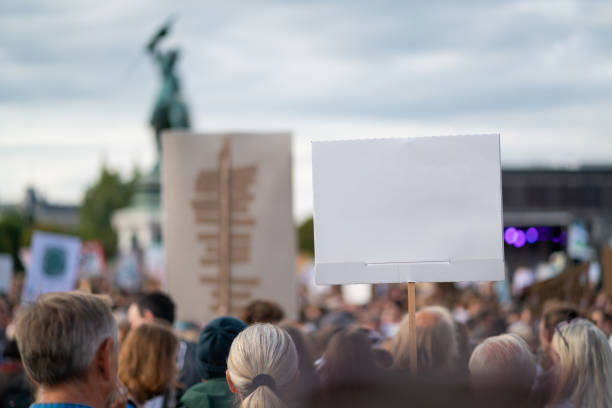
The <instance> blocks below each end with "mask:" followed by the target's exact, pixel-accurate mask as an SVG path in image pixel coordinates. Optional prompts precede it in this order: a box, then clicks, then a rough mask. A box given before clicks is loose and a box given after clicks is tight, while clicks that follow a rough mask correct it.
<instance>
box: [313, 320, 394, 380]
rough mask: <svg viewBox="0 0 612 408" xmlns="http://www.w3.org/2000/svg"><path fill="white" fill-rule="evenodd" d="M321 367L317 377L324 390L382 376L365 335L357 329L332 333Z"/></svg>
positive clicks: (364, 332)
mask: <svg viewBox="0 0 612 408" xmlns="http://www.w3.org/2000/svg"><path fill="white" fill-rule="evenodd" d="M322 364H323V365H322V367H321V369H320V371H319V373H320V375H321V381H322V383H323V387H324V388H325V389H327V390H330V389H332V388H335V387H337V386H340V385H342V384H347V383H351V384H356V383H365V382H368V381H370V380H371V379H373V378H376V377H378V375H379V374H380V373H381V372H382V368H381V367H380V366H379V365H378V363H377V359H376V355H375V354H374V350H373V349H372V345H371V342H370V340H369V339H368V336H367V334H366V331H364V330H362V329H359V328H350V329H343V330H341V331H339V332H338V333H336V334H335V335H334V336H333V337H332V338H331V340H330V341H329V345H328V346H327V350H326V351H325V353H324V354H323V363H322Z"/></svg>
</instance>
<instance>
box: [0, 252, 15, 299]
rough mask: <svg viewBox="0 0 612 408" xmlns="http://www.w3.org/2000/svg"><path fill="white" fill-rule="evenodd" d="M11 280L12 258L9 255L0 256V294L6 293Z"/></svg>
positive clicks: (9, 287)
mask: <svg viewBox="0 0 612 408" xmlns="http://www.w3.org/2000/svg"><path fill="white" fill-rule="evenodd" d="M12 279H13V258H12V257H11V254H0V293H8V292H9V290H10V289H11V280H12Z"/></svg>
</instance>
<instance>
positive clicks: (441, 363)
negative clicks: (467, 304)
mask: <svg viewBox="0 0 612 408" xmlns="http://www.w3.org/2000/svg"><path fill="white" fill-rule="evenodd" d="M416 336H417V364H418V370H419V373H442V372H445V371H448V370H452V369H453V362H454V360H455V357H456V356H457V352H458V351H457V350H458V345H457V331H456V327H455V323H454V321H453V318H452V316H451V315H450V313H449V312H448V310H446V309H445V308H443V307H441V306H429V307H425V308H423V309H421V310H420V311H418V312H417V313H416ZM409 337H410V334H409V332H408V316H407V315H406V316H405V317H404V319H403V320H402V322H401V323H400V328H399V331H398V333H397V336H396V338H395V340H394V342H393V348H392V353H393V360H394V363H393V364H394V366H395V367H397V368H402V369H403V368H408V367H409V366H410V355H409V354H410V353H409V347H408V342H409V340H408V339H409Z"/></svg>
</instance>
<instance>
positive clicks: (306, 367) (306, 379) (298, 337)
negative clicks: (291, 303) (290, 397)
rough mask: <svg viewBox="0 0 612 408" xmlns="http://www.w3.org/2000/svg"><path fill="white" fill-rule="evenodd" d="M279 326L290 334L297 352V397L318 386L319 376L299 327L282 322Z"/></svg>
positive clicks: (308, 346) (309, 348)
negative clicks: (298, 372)
mask: <svg viewBox="0 0 612 408" xmlns="http://www.w3.org/2000/svg"><path fill="white" fill-rule="evenodd" d="M281 327H282V328H283V329H284V330H285V331H286V332H287V333H288V334H289V336H291V340H293V344H294V345H295V349H296V351H297V353H298V368H299V371H300V380H299V382H298V383H299V384H297V387H298V388H299V389H297V390H296V393H297V394H300V395H297V398H301V397H303V396H305V395H306V394H309V393H311V392H313V391H314V390H315V389H317V388H318V386H319V377H318V375H317V373H316V371H315V367H314V359H313V358H312V352H311V347H310V345H309V344H308V341H307V340H306V337H305V336H304V334H302V332H301V330H300V329H298V328H297V327H295V326H292V325H290V324H284V325H281Z"/></svg>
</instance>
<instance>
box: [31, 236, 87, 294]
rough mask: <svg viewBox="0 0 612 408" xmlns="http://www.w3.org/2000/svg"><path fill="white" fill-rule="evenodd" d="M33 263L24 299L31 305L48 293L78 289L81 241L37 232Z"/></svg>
mask: <svg viewBox="0 0 612 408" xmlns="http://www.w3.org/2000/svg"><path fill="white" fill-rule="evenodd" d="M30 250H31V255H32V258H31V261H30V264H29V267H28V271H27V274H26V281H25V285H24V288H23V294H22V296H21V301H22V302H31V301H34V300H36V298H37V297H38V296H40V295H42V294H44V293H48V292H64V291H69V290H73V289H74V288H75V286H76V282H77V279H78V272H79V257H80V253H81V241H80V240H79V239H78V238H75V237H71V236H67V235H59V234H51V233H48V232H40V231H36V232H34V235H33V236H32V244H31V245H30Z"/></svg>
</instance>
